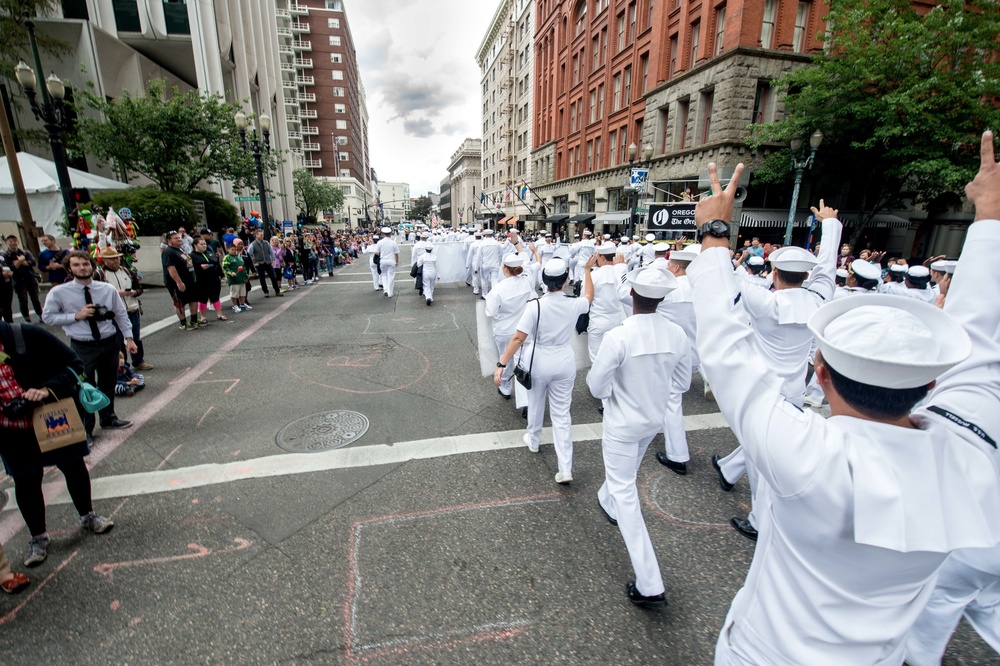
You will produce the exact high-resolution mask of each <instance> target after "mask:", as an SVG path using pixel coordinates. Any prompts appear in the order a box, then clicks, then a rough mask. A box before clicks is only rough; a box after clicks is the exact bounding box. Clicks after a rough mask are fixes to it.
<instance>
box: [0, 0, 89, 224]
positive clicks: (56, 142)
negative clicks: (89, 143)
mask: <svg viewBox="0 0 1000 666" xmlns="http://www.w3.org/2000/svg"><path fill="white" fill-rule="evenodd" d="M24 27H25V28H26V29H27V30H28V41H29V43H30V44H31V56H32V60H33V61H34V63H35V69H31V67H29V66H28V65H27V64H26V63H25V62H23V61H22V62H19V63H17V66H16V67H14V76H15V78H17V82H18V83H19V84H20V85H21V88H23V89H24V94H25V95H26V96H27V98H28V102H29V103H30V104H31V112H32V113H33V114H34V115H35V119H36V120H40V121H42V124H43V125H44V126H45V131H46V132H47V133H48V135H49V144H50V145H51V147H52V162H53V163H54V164H55V167H56V177H57V178H58V180H59V191H60V192H62V197H63V206H65V207H66V215H67V216H71V215H72V214H73V212H74V211H75V210H76V202H75V201H73V183H72V182H70V179H69V165H68V164H67V163H66V146H65V145H64V144H63V140H62V133H63V131H65V129H66V113H65V109H64V107H63V99H65V97H66V85H65V84H64V83H63V82H62V80H60V79H59V77H58V76H56V75H55V74H50V75H49V78H47V79H45V82H44V85H42V80H41V71H42V61H41V58H39V56H38V42H37V41H36V40H35V22H34V21H32V20H31V18H30V17H29V16H27V15H25V18H24ZM38 93H41V97H42V99H41V102H39V100H38V96H37V94H38Z"/></svg>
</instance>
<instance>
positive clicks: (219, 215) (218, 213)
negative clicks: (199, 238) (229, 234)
mask: <svg viewBox="0 0 1000 666" xmlns="http://www.w3.org/2000/svg"><path fill="white" fill-rule="evenodd" d="M188 196H190V197H191V198H192V199H196V200H199V201H204V202H205V216H206V217H207V218H208V228H209V229H211V230H212V231H220V230H222V229H226V228H228V227H233V228H235V229H239V227H240V224H241V220H240V214H239V211H238V210H236V206H234V205H233V204H231V203H229V202H228V201H226V200H225V199H223V198H222V197H221V196H220V195H218V194H216V193H215V192H206V191H205V190H195V191H194V192H191V194H190V195H188Z"/></svg>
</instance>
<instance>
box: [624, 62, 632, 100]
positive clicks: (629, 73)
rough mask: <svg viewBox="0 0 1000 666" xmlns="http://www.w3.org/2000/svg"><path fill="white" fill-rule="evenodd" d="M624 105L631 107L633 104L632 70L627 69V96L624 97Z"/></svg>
mask: <svg viewBox="0 0 1000 666" xmlns="http://www.w3.org/2000/svg"><path fill="white" fill-rule="evenodd" d="M622 100H623V104H624V105H625V106H629V105H630V104H632V68H631V67H626V68H625V95H624V96H623V97H622Z"/></svg>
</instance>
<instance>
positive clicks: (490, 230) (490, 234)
mask: <svg viewBox="0 0 1000 666" xmlns="http://www.w3.org/2000/svg"><path fill="white" fill-rule="evenodd" d="M483 234H485V235H487V236H492V235H493V230H492V229H483Z"/></svg>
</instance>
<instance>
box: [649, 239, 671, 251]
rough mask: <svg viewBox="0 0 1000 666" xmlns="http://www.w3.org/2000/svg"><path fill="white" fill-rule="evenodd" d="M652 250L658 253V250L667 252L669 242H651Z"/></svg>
mask: <svg viewBox="0 0 1000 666" xmlns="http://www.w3.org/2000/svg"><path fill="white" fill-rule="evenodd" d="M653 251H654V252H657V253H660V252H669V251H670V243H664V242H663V241H659V242H657V243H653Z"/></svg>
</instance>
